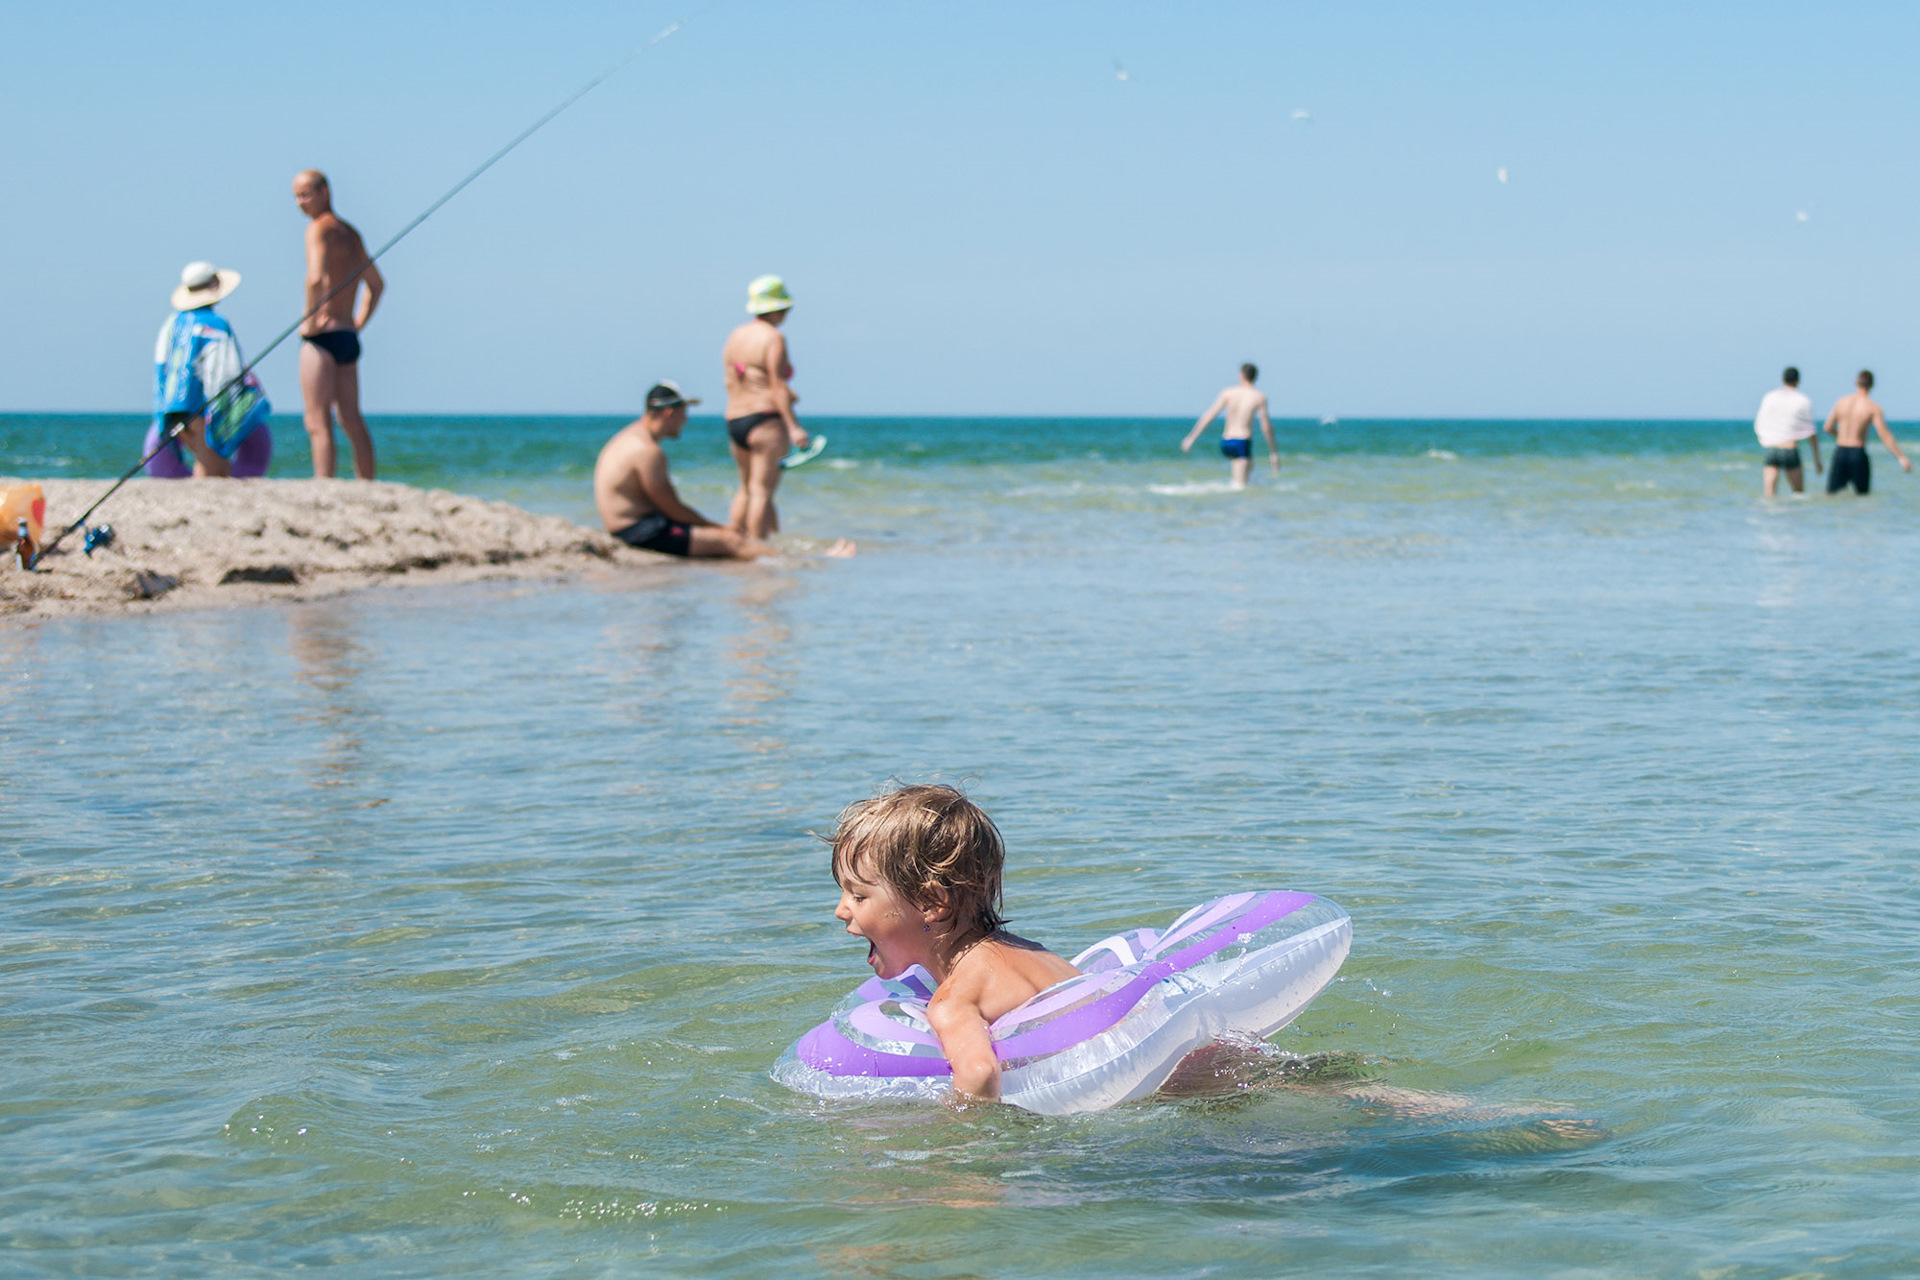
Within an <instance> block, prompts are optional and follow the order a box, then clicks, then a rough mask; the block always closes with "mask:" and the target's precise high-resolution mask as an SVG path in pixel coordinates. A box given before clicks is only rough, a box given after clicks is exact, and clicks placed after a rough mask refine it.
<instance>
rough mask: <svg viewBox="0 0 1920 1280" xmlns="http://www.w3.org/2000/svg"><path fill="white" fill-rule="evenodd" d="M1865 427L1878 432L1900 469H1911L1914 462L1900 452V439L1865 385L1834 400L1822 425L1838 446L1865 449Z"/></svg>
mask: <svg viewBox="0 0 1920 1280" xmlns="http://www.w3.org/2000/svg"><path fill="white" fill-rule="evenodd" d="M1868 427H1872V428H1873V430H1874V431H1875V433H1877V434H1878V435H1879V437H1880V443H1881V444H1883V445H1885V446H1887V452H1888V453H1890V454H1892V455H1893V456H1894V457H1896V458H1898V459H1900V469H1901V470H1902V471H1907V472H1911V471H1912V470H1913V463H1911V462H1909V461H1907V455H1906V454H1904V453H1902V452H1900V442H1899V441H1897V440H1895V439H1894V438H1893V432H1891V431H1889V430H1888V429H1887V415H1886V414H1885V413H1882V412H1881V410H1880V406H1879V405H1877V404H1875V403H1874V402H1873V400H1872V398H1871V397H1869V396H1868V395H1867V391H1866V388H1865V387H1861V388H1860V389H1858V390H1856V391H1855V392H1854V393H1853V394H1852V395H1845V396H1841V397H1840V398H1839V399H1838V400H1836V401H1834V402H1833V412H1831V413H1829V414H1828V415H1827V421H1826V424H1825V426H1823V427H1822V428H1821V429H1822V430H1823V431H1825V432H1826V433H1827V434H1828V435H1830V436H1832V437H1833V443H1834V444H1835V446H1837V447H1838V448H1842V449H1864V448H1866V445H1867V428H1868ZM1835 465H1838V464H1835Z"/></svg>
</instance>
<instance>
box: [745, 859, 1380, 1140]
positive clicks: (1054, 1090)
mask: <svg viewBox="0 0 1920 1280" xmlns="http://www.w3.org/2000/svg"><path fill="white" fill-rule="evenodd" d="M1352 944H1353V923H1352V921H1351V920H1349V919H1348V918H1347V913H1346V912H1345V911H1342V910H1341V909H1340V907H1339V906H1337V905H1336V904H1335V903H1333V902H1330V901H1328V900H1327V899H1325V898H1321V897H1316V896H1315V895H1313V894H1311V893H1290V892H1285V891H1280V890H1267V891H1264V892H1255V893H1233V894H1228V895H1227V896H1225V897H1223V898H1214V899H1213V900H1211V901H1209V902H1203V903H1201V904H1200V905H1199V906H1197V907H1195V908H1194V909H1193V910H1191V911H1189V912H1187V913H1186V914H1185V915H1183V916H1181V917H1180V918H1179V919H1178V920H1175V921H1174V922H1173V923H1172V924H1170V925H1168V926H1167V927H1166V928H1165V929H1160V930H1155V929H1135V930H1132V931H1131V932H1128V933H1121V934H1115V935H1114V936H1113V937H1111V938H1108V939H1106V940H1105V941H1103V942H1098V943H1095V944H1094V945H1093V946H1091V947H1089V948H1088V949H1087V950H1085V951H1083V952H1081V953H1080V954H1079V955H1077V956H1075V957H1074V958H1073V964H1074V967H1075V968H1077V969H1079V970H1080V973H1079V975H1078V976H1077V977H1072V978H1068V979H1067V980H1066V981H1065V982H1059V983H1055V984H1054V985H1053V986H1051V987H1048V988H1047V989H1046V990H1045V991H1042V992H1041V993H1040V994H1039V995H1037V996H1035V997H1034V998H1033V999H1031V1000H1029V1001H1027V1002H1026V1003H1025V1004H1023V1005H1021V1006H1020V1007H1019V1008H1017V1009H1015V1010H1013V1011H1012V1012H1011V1013H1008V1014H1007V1015H1006V1016H1005V1017H1003V1018H1001V1019H999V1020H998V1021H996V1022H995V1023H994V1024H993V1026H992V1027H991V1028H990V1030H991V1031H992V1033H993V1047H994V1052H995V1053H996V1054H997V1055H998V1057H999V1059H1000V1096H1001V1098H1002V1100H1004V1101H1006V1102H1010V1103H1012V1104H1013V1105H1014V1106H1017V1107H1024V1108H1026V1109H1027V1110H1029V1111H1037V1112H1039V1113H1041V1114H1042V1115H1067V1114H1070V1113H1072V1112H1076V1111H1098V1110H1100V1109H1101V1108H1103V1107H1111V1106H1113V1105H1114V1104H1116V1103H1120V1102H1130V1101H1132V1100H1134V1099H1136V1098H1144V1097H1146V1096H1147V1095H1148V1094H1150V1093H1152V1092H1153V1091H1154V1090H1155V1089H1158V1088H1159V1087H1160V1086H1161V1085H1162V1084H1164V1083H1166V1079H1167V1077H1168V1076H1170V1075H1171V1074H1173V1069H1174V1068H1175V1067H1177V1066H1178V1065H1179V1064H1180V1060H1181V1059H1182V1058H1184V1057H1186V1056H1187V1055H1188V1054H1189V1053H1192V1052H1193V1051H1194V1050H1195V1049H1198V1048H1201V1047H1202V1046H1204V1045H1207V1044H1209V1043H1211V1042H1212V1041H1214V1040H1216V1039H1218V1038H1219V1037H1221V1036H1223V1035H1227V1034H1238V1035H1245V1036H1253V1037H1256V1038H1264V1037H1266V1036H1270V1035H1272V1034H1273V1033H1274V1032H1276V1031H1278V1030H1279V1029H1280V1028H1281V1027H1284V1026H1286V1025H1287V1024H1288V1023H1289V1022H1291V1021H1293V1019H1294V1018H1295V1017H1297V1016H1298V1015H1299V1013H1300V1011H1301V1010H1302V1009H1305V1008H1306V1007H1307V1005H1308V1003H1309V1002H1311V1001H1312V999H1313V998H1314V997H1315V996H1317V995H1319V994H1320V991H1321V988H1323V987H1325V986H1326V985H1327V983H1329V982H1331V981H1332V980H1333V976H1334V974H1336V973H1338V972H1339V971H1340V965H1341V962H1342V961H1344V960H1345V959H1346V958H1347V950H1348V948H1349V947H1350V946H1352ZM933 990H934V983H933V980H932V978H931V977H930V976H929V975H928V974H927V972H926V970H924V969H922V968H920V967H919V966H918V965H915V966H914V967H913V968H911V969H908V970H907V971H906V972H905V973H902V974H901V975H899V976H898V977H896V978H870V979H868V980H867V981H866V982H864V983H862V984H861V985H860V987H859V988H858V989H857V990H855V991H854V992H853V994H852V995H850V996H848V997H847V998H846V999H845V1000H844V1001H842V1002H841V1004H840V1007H839V1008H837V1009H835V1010H834V1012H833V1016H832V1017H831V1018H829V1019H827V1020H826V1021H825V1022H823V1023H821V1024H820V1025H819V1026H817V1027H815V1028H814V1029H813V1030H811V1031H809V1032H807V1034H806V1035H804V1036H801V1037H800V1040H799V1043H797V1044H795V1045H794V1046H793V1047H792V1048H790V1049H788V1050H787V1051H786V1052H785V1053H784V1054H782V1055H781V1056H780V1060H779V1061H778V1062H777V1063H775V1064H774V1067H773V1078H774V1079H775V1080H777V1081H779V1082H780V1083H781V1084H784V1085H786V1086H787V1087H788V1088H790V1089H793V1090H796V1091H797V1092H800V1093H810V1094H814V1095H816V1096H818V1097H823V1098H909V1099H926V1100H934V1099H938V1098H940V1097H941V1096H942V1095H944V1094H945V1093H946V1091H947V1090H948V1088H949V1087H951V1084H952V1080H951V1073H950V1072H949V1070H948V1068H947V1059H946V1056H945V1055H944V1054H943V1053H942V1052H941V1051H940V1040H939V1038H938V1037H937V1036H935V1035H934V1033H933V1028H932V1027H931V1026H930V1025H928V1023H927V999H928V997H930V996H931V995H932V994H933Z"/></svg>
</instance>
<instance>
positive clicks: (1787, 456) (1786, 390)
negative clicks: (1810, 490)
mask: <svg viewBox="0 0 1920 1280" xmlns="http://www.w3.org/2000/svg"><path fill="white" fill-rule="evenodd" d="M1753 434H1755V435H1756V436H1759V437H1760V447H1761V448H1762V449H1765V450H1766V451H1767V456H1766V461H1765V463H1764V464H1763V466H1762V467H1761V470H1760V489H1761V492H1763V493H1765V494H1766V496H1767V497H1769V498H1771V497H1772V496H1773V493H1774V490H1775V489H1777V488H1779V486H1780V477H1781V475H1782V474H1783V473H1784V474H1785V475H1786V477H1787V483H1788V484H1790V485H1792V486H1793V491H1794V492H1795V493H1802V492H1804V491H1805V490H1804V488H1803V486H1802V475H1803V473H1802V472H1801V470H1800V442H1801V441H1802V440H1806V441H1808V442H1810V443H1811V444H1812V445H1813V469H1814V472H1815V473H1816V474H1818V472H1819V470H1820V436H1819V433H1818V432H1816V431H1815V430H1814V429H1813V401H1811V400H1809V399H1807V397H1806V394H1805V393H1804V392H1802V391H1801V390H1800V371H1799V370H1798V369H1796V368H1794V367H1793V366H1792V365H1788V366H1787V369H1786V372H1784V373H1782V374H1781V375H1780V385H1779V386H1777V387H1775V388H1774V389H1773V390H1771V391H1769V392H1767V394H1766V395H1764V396H1761V397H1760V412H1759V413H1756V414H1755V415H1754V416H1753Z"/></svg>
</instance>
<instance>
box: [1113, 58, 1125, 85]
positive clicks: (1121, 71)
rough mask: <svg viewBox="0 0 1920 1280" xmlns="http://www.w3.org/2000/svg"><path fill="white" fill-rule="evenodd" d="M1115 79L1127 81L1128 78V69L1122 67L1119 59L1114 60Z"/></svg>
mask: <svg viewBox="0 0 1920 1280" xmlns="http://www.w3.org/2000/svg"><path fill="white" fill-rule="evenodd" d="M1113 78H1114V79H1115V80H1125V79H1126V78H1127V69H1126V68H1125V67H1123V66H1121V65H1120V59H1118V58H1115V59H1114V60H1113Z"/></svg>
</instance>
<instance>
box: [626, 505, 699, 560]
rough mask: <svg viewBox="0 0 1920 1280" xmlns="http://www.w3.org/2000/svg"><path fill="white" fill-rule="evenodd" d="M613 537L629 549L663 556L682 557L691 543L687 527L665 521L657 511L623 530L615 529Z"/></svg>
mask: <svg viewBox="0 0 1920 1280" xmlns="http://www.w3.org/2000/svg"><path fill="white" fill-rule="evenodd" d="M613 536H614V537H616V538H618V539H620V541H622V542H624V543H626V544H627V545H628V546H630V547H639V548H640V549H641V550H642V551H658V552H659V553H660V554H661V555H663V556H684V555H686V554H687V548H688V546H689V545H690V544H691V543H692V541H693V539H692V537H691V535H689V534H688V532H687V526H685V525H683V524H677V523H675V522H674V521H672V520H669V519H667V518H666V517H665V516H663V515H661V514H660V513H659V512H658V511H656V512H654V513H653V514H652V515H645V516H641V517H640V518H639V519H638V520H635V521H634V522H633V523H632V524H630V525H628V526H627V527H626V528H624V529H616V530H615V531H614V534H613Z"/></svg>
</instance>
